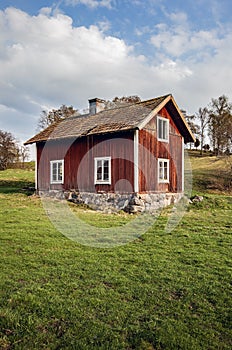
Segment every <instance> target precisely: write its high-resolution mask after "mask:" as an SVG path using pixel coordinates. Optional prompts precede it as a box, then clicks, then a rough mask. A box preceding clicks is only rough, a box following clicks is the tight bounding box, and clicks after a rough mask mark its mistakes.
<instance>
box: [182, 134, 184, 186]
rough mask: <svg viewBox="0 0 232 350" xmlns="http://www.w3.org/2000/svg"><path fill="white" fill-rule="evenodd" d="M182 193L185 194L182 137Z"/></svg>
mask: <svg viewBox="0 0 232 350" xmlns="http://www.w3.org/2000/svg"><path fill="white" fill-rule="evenodd" d="M182 191H183V192H184V138H183V137H182Z"/></svg>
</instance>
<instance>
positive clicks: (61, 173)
mask: <svg viewBox="0 0 232 350" xmlns="http://www.w3.org/2000/svg"><path fill="white" fill-rule="evenodd" d="M62 170H63V169H62V163H61V162H60V163H58V177H57V180H58V181H62V177H63V171H62Z"/></svg>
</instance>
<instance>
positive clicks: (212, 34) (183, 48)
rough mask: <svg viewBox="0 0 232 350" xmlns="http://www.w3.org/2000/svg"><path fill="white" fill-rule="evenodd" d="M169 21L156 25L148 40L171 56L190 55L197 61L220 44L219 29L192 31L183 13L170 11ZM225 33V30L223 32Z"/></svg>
mask: <svg viewBox="0 0 232 350" xmlns="http://www.w3.org/2000/svg"><path fill="white" fill-rule="evenodd" d="M167 16H168V18H169V20H170V23H168V24H167V23H159V24H157V25H156V34H154V35H152V36H151V39H150V42H151V44H152V45H154V47H155V48H156V49H158V50H159V51H162V52H163V53H166V55H168V56H169V57H171V58H180V57H181V56H183V55H185V56H186V55H187V56H190V57H191V59H192V60H195V61H199V60H202V59H204V58H205V57H206V56H207V57H208V55H209V54H210V55H211V54H212V52H213V51H214V50H216V49H217V48H218V47H219V46H220V42H221V40H223V38H222V39H221V34H222V32H221V29H220V28H214V29H212V30H208V31H207V30H199V31H193V30H191V28H190V27H189V24H188V17H187V15H186V14H185V13H171V14H168V15H167ZM223 34H224V35H225V34H226V31H224V33H223ZM224 35H223V37H224Z"/></svg>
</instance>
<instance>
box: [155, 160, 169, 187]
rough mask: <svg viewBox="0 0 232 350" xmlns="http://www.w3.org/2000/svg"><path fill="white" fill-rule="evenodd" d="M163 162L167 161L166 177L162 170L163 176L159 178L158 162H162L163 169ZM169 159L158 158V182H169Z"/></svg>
mask: <svg viewBox="0 0 232 350" xmlns="http://www.w3.org/2000/svg"><path fill="white" fill-rule="evenodd" d="M164 163H167V179H165V178H164V170H163V177H162V178H160V164H162V169H164ZM169 171H170V168H169V159H165V158H158V183H169Z"/></svg>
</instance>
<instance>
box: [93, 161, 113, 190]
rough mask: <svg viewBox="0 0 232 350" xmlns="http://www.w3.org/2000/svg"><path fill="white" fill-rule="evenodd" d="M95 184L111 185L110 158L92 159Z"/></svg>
mask: <svg viewBox="0 0 232 350" xmlns="http://www.w3.org/2000/svg"><path fill="white" fill-rule="evenodd" d="M94 161H95V164H94V165H95V166H94V181H95V184H108V185H110V184H111V157H101V158H100V157H97V158H95V159H94Z"/></svg>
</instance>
